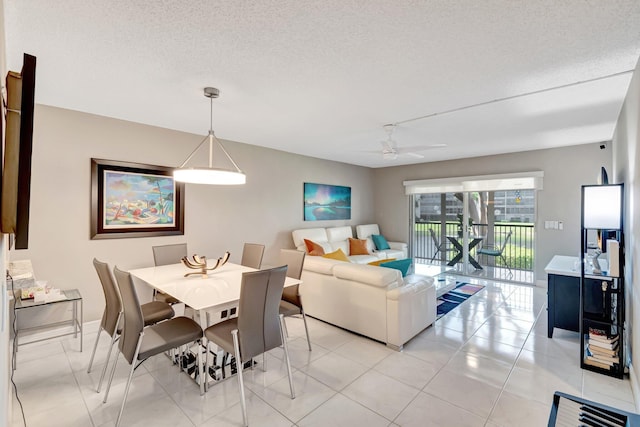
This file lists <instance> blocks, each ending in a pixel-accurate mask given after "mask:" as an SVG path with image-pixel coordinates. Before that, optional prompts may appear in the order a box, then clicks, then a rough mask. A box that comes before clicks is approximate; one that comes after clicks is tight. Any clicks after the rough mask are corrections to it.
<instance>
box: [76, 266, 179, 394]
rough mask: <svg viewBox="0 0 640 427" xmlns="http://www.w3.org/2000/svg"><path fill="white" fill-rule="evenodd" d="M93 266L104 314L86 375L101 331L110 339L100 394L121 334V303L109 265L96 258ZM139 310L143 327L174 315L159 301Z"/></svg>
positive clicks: (168, 306) (89, 369)
mask: <svg viewBox="0 0 640 427" xmlns="http://www.w3.org/2000/svg"><path fill="white" fill-rule="evenodd" d="M93 266H94V267H95V269H96V272H97V273H98V278H99V279H100V284H101V285H102V292H103V293H104V300H105V306H104V312H103V313H102V320H101V322H100V327H99V328H98V335H97V336H96V342H95V344H94V345H93V352H92V353H91V359H90V360H89V367H88V368H87V373H90V372H91V367H92V365H93V359H94V357H95V355H96V349H97V348H98V341H99V340H100V333H101V332H102V331H105V332H106V333H107V335H109V336H110V337H111V345H110V346H109V351H108V353H107V359H106V360H105V362H104V367H103V368H102V373H101V374H100V381H99V382H98V387H97V389H96V391H97V392H98V393H100V389H101V388H102V381H103V379H104V375H105V372H106V371H107V365H108V364H109V359H110V358H111V353H112V352H113V345H114V344H115V342H116V341H117V339H118V337H119V336H120V333H121V332H122V301H121V299H120V292H119V291H118V288H117V287H116V284H115V282H114V281H113V277H112V276H111V272H110V271H109V264H107V263H106V262H102V261H98V260H97V259H96V258H94V259H93ZM140 309H141V310H142V317H143V320H144V325H145V326H149V325H153V324H155V323H158V322H161V321H163V320H167V319H171V318H172V317H173V316H174V315H175V313H174V311H173V308H171V306H170V305H169V304H167V303H164V302H160V301H152V302H148V303H146V304H142V305H141V306H140Z"/></svg>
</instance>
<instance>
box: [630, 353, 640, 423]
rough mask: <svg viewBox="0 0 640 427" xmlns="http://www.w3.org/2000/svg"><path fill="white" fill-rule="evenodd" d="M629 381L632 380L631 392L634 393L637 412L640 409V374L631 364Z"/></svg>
mask: <svg viewBox="0 0 640 427" xmlns="http://www.w3.org/2000/svg"><path fill="white" fill-rule="evenodd" d="M629 380H631V391H632V392H633V403H634V404H635V405H636V411H637V409H638V408H640V382H639V381H638V374H637V373H636V371H635V370H634V369H633V365H632V364H631V363H629Z"/></svg>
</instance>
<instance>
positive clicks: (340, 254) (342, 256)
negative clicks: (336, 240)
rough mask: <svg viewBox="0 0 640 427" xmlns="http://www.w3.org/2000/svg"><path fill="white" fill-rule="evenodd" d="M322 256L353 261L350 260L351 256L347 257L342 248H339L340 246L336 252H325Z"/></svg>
mask: <svg viewBox="0 0 640 427" xmlns="http://www.w3.org/2000/svg"><path fill="white" fill-rule="evenodd" d="M322 256H323V257H324V258H330V259H335V260H338V261H345V262H351V261H349V258H347V256H346V255H345V253H344V252H342V249H339V248H338V250H336V251H334V252H330V253H328V254H324V255H322Z"/></svg>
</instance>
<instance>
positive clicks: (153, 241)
mask: <svg viewBox="0 0 640 427" xmlns="http://www.w3.org/2000/svg"><path fill="white" fill-rule="evenodd" d="M205 126H206V123H203V135H192V134H187V133H182V132H176V131H171V130H167V129H161V128H156V127H151V126H145V125H141V124H136V123H131V122H126V121H121V120H115V119H109V118H105V117H100V116H95V115H91V114H86V113H79V112H75V111H69V110H64V109H60V108H54V107H48V106H42V105H38V106H37V108H36V112H35V129H34V147H33V175H32V189H31V220H30V238H29V249H28V250H19V251H16V250H12V251H10V253H9V257H10V259H12V260H16V259H31V260H32V263H33V267H34V270H35V273H36V276H37V278H38V279H41V280H48V281H49V282H50V283H51V284H52V285H53V286H56V287H59V288H78V289H80V291H81V293H82V295H83V298H84V301H85V321H90V320H95V319H99V318H100V316H101V315H102V310H103V307H104V298H103V296H102V290H101V287H100V284H99V282H98V279H97V276H96V273H95V270H94V269H93V265H92V263H91V261H92V259H93V257H97V258H98V259H101V260H103V261H106V262H108V263H110V264H111V265H112V266H113V265H118V266H119V267H121V268H124V269H131V268H137V267H145V266H150V265H152V264H153V257H152V253H151V246H153V245H160V244H168V243H177V242H187V243H188V245H189V252H190V253H198V254H202V255H207V256H209V257H217V256H220V255H222V254H223V253H224V251H226V250H229V251H231V254H232V258H231V260H232V261H236V262H239V261H240V254H241V252H242V245H243V243H244V242H255V243H263V244H265V245H266V246H267V250H266V252H265V259H264V262H265V263H266V264H274V263H275V262H277V261H276V260H277V254H278V251H279V249H280V248H290V247H293V242H292V240H291V231H292V230H293V229H296V228H306V227H327V226H338V225H354V226H355V225H357V224H361V223H369V222H371V221H373V219H374V215H373V184H372V183H373V179H372V176H373V172H372V171H371V170H370V169H368V168H363V167H359V166H352V165H347V164H343V163H336V162H330V161H325V160H319V159H314V158H310V157H303V156H299V155H294V154H288V153H284V152H280V151H275V150H270V149H264V148H259V147H255V146H251V145H247V144H239V143H233V142H227V143H226V144H225V147H226V148H227V150H228V151H229V152H230V154H231V155H232V156H233V158H234V160H235V161H236V162H237V163H238V164H239V166H240V167H241V168H242V169H243V170H244V171H245V172H246V174H247V184H246V185H244V186H235V187H234V186H229V187H216V186H199V185H190V184H188V185H187V188H186V201H185V209H186V214H185V235H184V236H169V237H149V238H136V239H112V240H90V239H89V225H90V175H91V174H90V159H91V158H92V157H94V158H102V159H111V160H123V161H130V162H139V163H146V164H154V165H168V166H177V165H179V164H180V163H182V161H183V160H184V159H185V158H186V156H187V155H188V154H189V153H190V152H191V150H193V148H194V147H195V146H196V145H197V144H198V143H199V142H200V140H201V139H202V138H203V136H204V134H205V133H206V132H205V131H206V127H205ZM202 155H203V157H202V158H203V159H204V158H205V157H206V152H203V153H202ZM303 182H317V183H325V184H336V185H346V186H350V187H351V188H352V197H353V199H352V219H351V221H314V222H305V221H303V217H302V214H303V212H302V187H303Z"/></svg>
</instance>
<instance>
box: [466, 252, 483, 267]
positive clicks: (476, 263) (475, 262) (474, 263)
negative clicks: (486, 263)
mask: <svg viewBox="0 0 640 427" xmlns="http://www.w3.org/2000/svg"><path fill="white" fill-rule="evenodd" d="M469 263H471V265H473V266H474V267H475V268H476V270H482V266H481V265H480V263H478V261H477V260H476V259H475V258H474V257H472V256H471V255H469Z"/></svg>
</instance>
